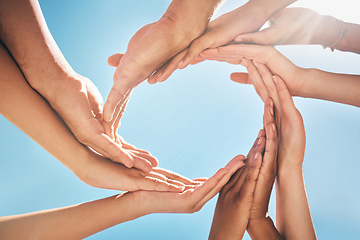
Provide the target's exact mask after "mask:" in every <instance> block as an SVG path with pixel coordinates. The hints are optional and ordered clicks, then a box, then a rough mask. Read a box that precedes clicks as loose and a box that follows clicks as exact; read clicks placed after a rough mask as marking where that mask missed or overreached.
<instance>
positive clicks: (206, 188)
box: [194, 156, 244, 210]
mask: <svg viewBox="0 0 360 240" xmlns="http://www.w3.org/2000/svg"><path fill="white" fill-rule="evenodd" d="M243 163H244V161H243V157H240V156H237V157H235V158H233V159H232V160H231V161H230V162H229V164H228V165H226V166H225V168H222V169H220V170H219V171H218V172H217V173H216V174H215V175H214V176H213V177H211V178H209V180H208V181H206V182H205V183H204V184H203V185H201V186H200V187H198V188H197V189H195V191H194V199H197V203H196V204H195V205H194V208H195V209H196V210H198V209H201V207H202V206H203V205H204V204H205V203H206V202H207V201H209V200H210V199H211V198H213V197H214V196H215V195H216V194H217V193H218V192H219V191H220V190H221V188H222V187H223V186H224V185H225V184H226V183H227V182H228V181H229V179H230V177H231V176H232V174H233V173H234V172H235V171H236V170H237V169H239V168H240V167H241V166H242V165H243Z"/></svg>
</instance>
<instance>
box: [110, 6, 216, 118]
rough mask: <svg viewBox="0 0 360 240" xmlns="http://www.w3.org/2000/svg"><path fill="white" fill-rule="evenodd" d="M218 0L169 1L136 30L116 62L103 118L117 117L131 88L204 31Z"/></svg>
mask: <svg viewBox="0 0 360 240" xmlns="http://www.w3.org/2000/svg"><path fill="white" fill-rule="evenodd" d="M220 2H221V0H197V1H192V0H173V1H172V2H171V4H170V6H169V7H168V9H167V10H166V12H165V14H164V15H163V16H162V17H161V18H160V19H159V20H158V21H157V22H154V23H151V24H149V25H146V26H144V27H143V28H141V29H140V30H139V31H138V32H136V34H135V35H134V36H133V37H132V38H131V40H130V42H129V45H128V48H127V51H126V53H125V54H124V57H123V58H122V59H121V61H120V63H118V64H116V67H117V69H116V71H115V74H114V85H113V87H112V88H111V90H110V93H109V95H108V98H107V100H106V103H105V105H104V119H105V121H107V122H110V121H111V120H112V119H116V118H118V112H119V111H120V110H119V108H121V107H122V105H123V103H124V102H125V100H126V98H127V96H128V95H129V93H130V92H131V90H132V89H133V88H134V87H135V86H137V85H138V84H140V83H141V82H143V81H145V80H146V79H147V78H148V77H149V76H150V75H151V74H152V73H153V72H154V71H156V70H157V69H158V68H159V67H161V65H163V64H164V63H165V62H167V61H168V60H169V59H171V58H172V57H173V56H174V55H176V54H177V53H179V52H180V51H182V50H183V49H184V48H186V47H187V46H188V45H189V44H190V43H191V41H193V40H194V39H195V38H196V37H198V36H199V35H201V34H202V33H203V32H204V30H205V28H206V25H207V24H208V22H209V20H210V18H211V16H212V15H213V12H214V10H215V9H216V7H217V5H218V4H219V3H220ZM110 58H111V57H110Z"/></svg>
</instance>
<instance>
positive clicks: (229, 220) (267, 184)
mask: <svg viewBox="0 0 360 240" xmlns="http://www.w3.org/2000/svg"><path fill="white" fill-rule="evenodd" d="M268 103H269V102H268ZM271 107H272V106H271V105H270V104H266V105H265V110H264V128H265V131H266V133H267V134H266V139H265V131H264V130H260V132H259V135H258V137H257V139H256V140H255V142H254V145H253V147H252V148H251V150H250V151H249V153H248V163H247V166H248V168H244V169H243V168H242V169H240V170H238V171H237V172H236V173H235V174H234V175H233V177H232V178H231V180H230V181H229V182H228V183H227V184H226V185H225V186H224V187H223V189H222V190H221V192H220V195H219V198H218V202H217V205H216V209H215V214H214V219H213V224H212V228H211V231H210V236H209V239H226V240H227V239H229V240H230V239H242V237H243V235H244V232H245V229H248V230H249V229H250V230H251V231H250V234H251V235H252V237H253V236H257V237H258V236H263V234H261V233H263V232H264V228H263V224H260V219H261V220H262V219H265V220H266V213H267V209H268V204H269V199H270V194H271V190H272V187H273V184H274V180H275V174H276V153H277V146H276V142H277V139H276V127H275V121H274V116H273V115H271V111H270V108H271ZM270 221H271V219H270ZM249 226H251V228H249ZM271 230H273V232H274V233H275V234H276V235H275V236H280V235H279V234H278V232H277V230H276V228H274V227H273V229H271ZM265 236H267V237H269V236H270V235H269V234H267V235H265ZM253 239H260V238H253ZM274 239H279V238H274Z"/></svg>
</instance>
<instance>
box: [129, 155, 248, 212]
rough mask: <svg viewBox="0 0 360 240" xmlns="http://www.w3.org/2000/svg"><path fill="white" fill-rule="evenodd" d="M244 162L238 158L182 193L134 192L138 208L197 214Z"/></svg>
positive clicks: (187, 187)
mask: <svg viewBox="0 0 360 240" xmlns="http://www.w3.org/2000/svg"><path fill="white" fill-rule="evenodd" d="M244 160H245V157H244V156H241V155H240V156H236V157H235V158H233V159H232V160H231V161H230V162H229V163H228V164H227V165H226V166H225V167H224V168H222V169H220V170H219V171H218V172H217V173H216V174H215V175H214V176H212V177H211V178H209V179H208V180H206V181H204V180H202V181H203V183H201V184H199V185H194V184H188V186H186V188H185V190H184V191H182V192H181V193H164V192H156V191H152V192H150V191H138V192H134V193H132V194H134V196H135V199H137V201H139V203H138V204H137V205H136V206H139V207H141V208H143V212H145V213H146V214H149V213H193V212H197V211H199V210H200V209H201V208H202V207H203V206H204V204H205V203H206V202H207V201H209V200H210V199H211V198H213V197H214V196H215V195H216V194H217V193H218V192H219V191H220V189H221V188H222V187H223V186H224V185H225V184H226V182H227V181H228V180H229V179H230V177H231V175H233V173H234V172H236V170H238V169H239V168H241V167H243V166H244V165H245V163H244ZM194 180H197V179H194ZM197 181H198V180H197Z"/></svg>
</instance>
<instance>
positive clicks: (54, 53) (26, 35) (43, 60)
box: [0, 0, 74, 98]
mask: <svg viewBox="0 0 360 240" xmlns="http://www.w3.org/2000/svg"><path fill="white" fill-rule="evenodd" d="M0 18H1V19H0V24H1V27H0V37H1V41H2V42H3V43H4V44H5V46H6V47H7V49H8V50H9V51H10V52H11V55H12V56H13V57H14V59H15V61H16V62H17V64H18V65H19V67H20V68H21V70H22V72H23V74H24V75H25V77H26V79H27V80H28V82H29V83H30V85H31V86H32V87H33V88H35V89H36V90H37V91H39V92H40V93H41V94H42V95H43V96H44V97H45V98H47V95H49V94H51V93H49V92H50V91H51V89H52V88H51V86H53V84H56V83H57V82H58V81H61V76H63V75H71V74H74V71H73V69H72V68H71V66H70V65H69V64H68V62H67V61H66V59H65V58H64V56H63V55H62V53H61V51H60V49H59V48H58V46H57V44H56V42H55V40H54V39H53V37H52V35H51V33H50V31H49V29H48V27H47V25H46V22H45V19H44V16H43V14H42V12H41V9H40V5H39V3H38V1H36V0H12V1H0Z"/></svg>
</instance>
